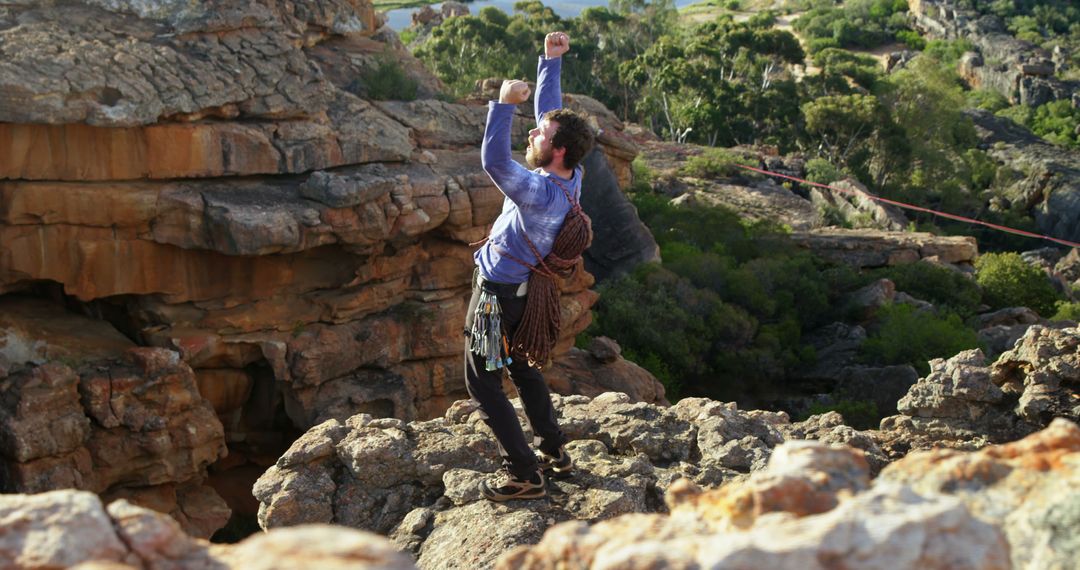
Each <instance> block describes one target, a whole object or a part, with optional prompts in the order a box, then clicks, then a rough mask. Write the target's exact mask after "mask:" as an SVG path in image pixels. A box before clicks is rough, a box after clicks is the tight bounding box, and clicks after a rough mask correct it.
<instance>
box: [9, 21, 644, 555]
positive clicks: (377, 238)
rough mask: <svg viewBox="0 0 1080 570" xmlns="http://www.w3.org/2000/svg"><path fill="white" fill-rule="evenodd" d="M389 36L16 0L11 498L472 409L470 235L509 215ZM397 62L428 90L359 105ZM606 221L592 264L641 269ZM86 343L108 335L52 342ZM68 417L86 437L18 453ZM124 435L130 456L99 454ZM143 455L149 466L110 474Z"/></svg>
mask: <svg viewBox="0 0 1080 570" xmlns="http://www.w3.org/2000/svg"><path fill="white" fill-rule="evenodd" d="M379 25H380V21H379V19H378V18H377V17H376V15H375V12H374V10H373V9H372V6H371V4H370V2H368V1H366V0H325V1H323V0H320V1H317V2H303V3H294V2H278V1H276V0H266V1H259V2H244V1H235V0H218V1H215V2H200V3H186V2H172V1H162V2H128V1H108V2H104V1H97V0H94V1H90V0H88V1H85V2H63V3H61V2H56V3H53V2H43V3H37V2H35V3H15V4H10V3H9V4H6V5H4V6H3V7H0V54H2V55H3V57H0V60H2V63H0V140H5V141H8V142H9V144H4V145H0V294H2V293H6V294H8V295H6V296H5V297H0V299H3V300H4V302H6V303H8V304H9V305H11V306H18V307H20V312H18V313H11V318H12V319H13V320H12V321H10V322H7V323H5V325H4V327H3V328H2V329H0V335H6V336H7V337H8V339H9V340H8V341H6V342H0V382H5V387H6V388H5V391H4V398H5V399H11V401H12V406H5V407H4V409H3V410H0V418H2V421H3V424H2V425H3V426H4V427H3V430H5V431H4V432H3V433H2V434H0V441H5V442H12V443H10V444H6V445H5V446H4V447H3V448H2V449H0V451H2V455H3V457H2V463H3V465H4V468H5V469H7V470H9V471H10V472H13V473H19V474H20V475H19V476H18V477H17V478H16V479H13V480H12V481H13V482H12V483H11V484H10V485H9V486H8V487H9V490H20V491H31V490H33V491H38V490H43V489H45V488H48V487H49V486H50V485H59V484H63V485H74V486H77V487H80V488H84V489H93V490H98V491H106V490H107V491H108V492H113V491H115V492H117V493H121V492H122V493H124V494H125V496H129V497H130V498H132V500H138V501H142V502H143V504H150V503H153V504H154V505H155V506H160V505H162V504H164V503H167V502H168V501H162V500H160V498H161V497H160V496H161V494H162V493H165V494H168V493H172V495H171V496H174V497H181V496H187V494H185V493H187V492H186V491H181V490H180V488H179V487H176V486H177V485H181V486H182V485H184V484H187V483H188V482H190V481H195V482H201V480H202V479H204V478H205V476H206V466H207V464H208V463H210V462H212V461H214V460H215V459H217V458H218V457H220V456H221V455H223V454H224V446H223V444H228V446H229V449H230V452H231V457H230V458H229V460H228V463H227V464H218V466H219V467H226V466H231V467H238V466H243V465H245V464H248V465H249V466H252V467H254V468H256V469H258V470H260V471H261V469H263V468H265V467H266V466H268V465H269V464H271V463H272V462H273V461H274V459H276V458H277V456H278V455H279V454H280V452H281V451H282V450H283V449H284V448H285V447H287V445H288V444H289V442H290V441H291V438H292V437H293V436H295V434H297V433H300V432H301V431H302V430H304V429H307V428H308V427H310V426H312V425H316V424H319V423H321V422H323V421H325V420H327V419H329V418H337V419H340V420H344V419H346V418H348V417H350V416H352V415H354V414H356V413H358V412H367V413H371V414H373V415H375V416H377V417H397V418H401V419H406V420H409V419H415V418H427V417H432V416H437V415H440V414H441V413H442V412H443V410H444V409H445V408H446V407H447V406H448V405H449V404H450V402H453V401H454V400H456V399H458V398H461V397H464V396H465V391H464V385H463V380H462V375H461V364H460V359H461V356H460V351H461V348H462V337H461V324H462V322H463V316H464V310H465V303H466V301H467V298H466V297H467V295H468V288H469V282H470V279H471V272H472V259H471V251H472V250H471V248H470V247H469V245H468V244H469V243H470V242H472V241H475V240H478V239H480V238H482V237H483V236H484V235H485V234H486V231H487V228H488V226H489V224H490V223H491V222H492V221H493V220H494V218H495V216H496V215H497V214H498V212H499V210H500V208H501V204H502V195H501V193H500V192H499V191H498V189H497V188H495V187H494V186H493V185H492V183H491V181H490V179H488V177H487V176H486V174H484V173H483V171H482V170H481V168H480V162H479V145H480V142H481V138H482V131H483V124H484V118H485V113H486V110H485V108H484V106H482V105H476V104H457V103H449V102H446V101H443V100H440V99H435V98H432V96H433V94H434V93H435V89H436V88H437V87H438V81H437V80H435V79H434V78H433V77H431V76H429V75H427V74H426V72H424V71H423V69H422V67H421V66H419V65H417V63H416V62H415V60H413V59H412V58H411V56H409V55H408V54H407V53H405V52H403V51H395V48H394V45H395V42H393V41H388V42H383V41H380V40H382V39H388V38H389V39H392V32H390V33H387V32H386V30H385V29H380V28H379ZM396 45H400V44H396ZM385 57H389V58H391V59H393V60H395V61H398V62H399V64H400V66H401V67H402V68H404V69H405V70H406V71H407V73H410V74H412V75H413V77H414V78H415V79H416V80H417V81H418V82H419V83H420V88H419V93H420V95H421V98H420V99H418V100H415V101H372V100H367V99H364V98H361V97H359V96H358V95H357V93H366V86H365V84H364V82H365V78H366V77H368V75H366V73H367V72H368V71H370V69H371V67H372V62H374V61H376V59H377V58H385ZM529 114H531V112H529V111H526V110H525V109H524V107H523V109H522V117H523V120H522V121H519V122H518V124H517V125H516V127H515V129H516V136H518V137H519V138H518V140H521V138H522V137H523V134H524V132H525V130H526V129H527V121H526V120H525V119H526V118H527V116H528V115H529ZM605 126H606V127H607V130H609V131H611V132H612V134H609V135H607V138H601V143H602V145H601V151H599V152H597V153H596V154H597V156H596V157H592V158H591V159H590V160H592V161H593V164H594V165H595V166H594V167H592V168H590V171H589V179H587V180H586V188H587V189H589V190H590V191H591V190H593V189H594V188H595V189H596V192H597V193H603V192H609V193H611V192H614V193H616V194H618V187H617V185H615V184H613V183H612V181H613V180H615V179H616V178H615V174H613V172H614V173H618V172H623V171H626V169H627V168H628V160H627V158H626V157H627V156H630V157H631V158H632V156H633V154H632V152H633V147H632V146H628V145H627V143H625V142H619V143H613V142H611V141H615V140H617V139H618V137H617V135H616V134H614V132H615V131H616V130H617V129H616V128H614V127H611V126H608V125H605ZM605 141H606V142H605ZM616 147H617V148H616ZM608 148H612V149H615V150H613V151H609V152H606V153H605V152H603V151H604V149H608ZM611 163H614V164H615V167H614V168H613V169H612V168H609V165H610V164H611ZM593 180H600V181H601V182H597V183H596V184H595V185H591V184H592V182H593ZM610 199H616V198H610ZM616 200H617V199H616ZM623 201H624V202H625V200H623ZM605 216H607V217H606V218H603V217H601V216H595V217H597V218H598V219H602V220H604V223H602V224H599V225H598V226H600V227H598V230H597V237H596V241H595V243H596V244H597V251H599V252H601V253H600V254H598V256H599V257H601V258H603V259H605V260H607V262H609V265H610V266H612V267H614V266H618V264H620V263H634V262H636V261H637V260H638V259H639V258H640V257H641V256H639V255H637V254H636V253H634V252H633V251H630V252H627V251H623V252H622V253H621V254H620V253H619V252H618V251H616V250H615V249H611V251H613V252H614V253H610V254H603V253H602V252H603V250H604V245H603V244H605V243H608V244H615V245H616V246H617V247H616V248H621V247H624V245H625V244H624V243H623V242H620V241H618V240H615V239H613V238H615V237H617V236H619V231H620V228H622V227H626V225H627V224H634V223H636V224H637V225H638V226H640V222H637V220H636V216H634V215H633V211H632V209H631V210H626V209H624V210H623V211H622V212H621V213H620V214H619V215H617V216H611V215H610V212H609V213H605ZM646 235H647V232H646ZM650 239H651V238H650ZM639 245H640V244H639ZM609 249H610V248H609ZM652 250H655V244H653V246H652ZM645 251H649V249H648V247H645ZM592 282H593V278H592V277H591V276H590V275H589V274H588V273H585V272H579V275H578V278H576V279H575V280H574V281H573V282H571V283H568V284H567V285H566V287H565V288H564V295H563V323H564V324H565V325H566V326H565V327H564V331H563V335H564V336H563V339H562V341H561V343H560V346H559V347H558V352H559V353H563V352H565V351H566V350H567V349H568V348H569V346H570V345H571V344H572V339H573V337H574V335H575V334H576V333H577V332H579V331H580V330H582V329H583V328H584V327H586V326H587V325H588V324H589V319H590V316H589V307H590V306H591V305H592V304H593V302H595V299H596V294H595V293H594V292H592V291H590V290H589V286H590V285H591V284H592ZM28 299H29V300H28ZM45 300H49V302H46V301H45ZM60 307H64V308H67V309H69V311H68V312H66V313H65V312H64V311H63V310H60V309H59V308H60ZM57 310H60V314H58V313H57ZM80 315H86V316H89V317H93V318H94V321H93V324H88V321H89V319H86V318H84V317H83V316H80ZM42 319H45V320H49V321H50V322H51V323H53V325H50V326H51V328H49V329H48V335H51V336H47V335H46V333H45V332H43V329H41V328H40V327H36V326H35V325H34V323H36V322H37V321H40V320H42ZM106 321H107V322H106ZM84 330H93V331H97V332H95V333H93V334H86V333H84V332H81V331H84ZM11 331H16V332H17V334H16V333H12V332H11ZM20 331H21V332H20ZM118 331H119V332H118ZM14 336H18V337H19V340H18V342H15V341H12V340H10V339H11V338H14ZM84 336H96V337H98V338H96V339H95V340H96V341H100V342H96V343H91V344H93V347H92V348H93V350H90V349H89V348H88V349H87V350H85V351H79V350H76V351H74V352H73V353H72V354H68V355H66V356H65V355H64V354H63V351H62V350H61V351H60V352H57V351H56V350H54V349H55V348H57V347H61V348H63V347H68V346H78V345H79V344H80V343H83V344H86V343H84V342H83V339H82V337H84ZM138 346H142V347H156V348H155V349H141V350H144V351H145V350H151V352H139V350H140V349H135V350H134V351H133V350H132V349H133V347H138ZM49 347H52V348H49ZM153 350H156V351H157V352H153ZM132 355H134V356H132ZM147 355H153V356H147ZM169 355H171V356H169ZM132 358H134V359H135V360H134V361H132V360H131V359H132ZM65 359H66V360H65ZM140 359H141V360H140ZM146 361H152V362H154V363H167V366H166V364H154V365H152V366H151V365H149V364H146ZM100 362H109V363H110V364H99V363H100ZM113 362H116V363H120V364H111V363H113ZM132 362H134V364H133V363H132ZM58 363H59V364H58ZM102 366H104V367H105V368H102ZM115 366H120V367H121V369H115V372H109V371H110V370H114V369H113V368H109V367H115ZM163 366H164V367H165V368H167V370H165V369H163V368H162V367H163ZM163 370H164V371H163ZM162 375H164V376H166V377H167V378H169V379H168V380H162V381H159V380H157V378H158V377H159V376H162ZM4 378H6V380H4ZM29 379H34V380H33V381H32V382H30V380H29ZM579 380H580V381H584V380H582V379H580V378H575V379H569V380H567V381H566V382H565V384H566V385H573V384H574V383H575V382H578V381H579ZM27 382H30V384H29V386H31V387H34V388H33V389H30V388H27V387H26V386H27ZM39 384H40V388H37V387H35V386H38V385H39ZM195 386H197V391H196V389H195ZM20 387H21V388H20ZM642 393H643V394H644V393H651V394H652V395H653V396H655V397H656V398H657V399H659V400H662V398H663V393H662V389H659V390H658V389H656V388H655V387H653V388H651V389H648V390H644V391H643V392H642ZM123 401H128V402H132V405H135V403H140V404H139V405H140V406H142V407H138V406H136V407H137V408H138V409H139V410H141V411H138V412H133V411H130V410H128V412H124V413H121V412H122V410H121V411H118V408H119V407H121V406H120V404H119V402H123ZM17 402H26V403H25V404H17ZM54 402H55V403H56V405H57V406H60V407H61V408H62V409H63V410H65V412H64V414H65V415H63V417H64V418H69V419H70V421H68V420H64V421H65V422H67V423H63V422H61V423H60V424H57V425H55V426H53V427H52V431H50V432H49V433H51V434H53V436H54V437H53V438H52V441H51V442H48V443H45V442H42V443H41V445H39V446H37V447H33V446H31V447H32V449H31V448H27V449H21V448H18V446H19V445H22V444H20V443H18V442H21V441H22V438H24V437H26V436H27V434H28V433H31V432H33V431H34V430H33V429H32V426H34V425H36V424H34V422H35V421H45V420H44V418H41V417H34V411H35V410H38V409H40V408H41V407H42V406H52V403H54ZM179 402H186V403H185V404H184V405H186V406H188V407H187V408H183V414H198V416H197V419H192V418H191V417H188V416H184V415H183V414H180V415H176V413H179V412H180V411H181V410H180V409H179V408H176V406H179V405H180V404H179ZM19 405H22V406H24V407H23V408H19V407H18V406H19ZM110 406H111V408H112V410H110ZM133 409H134V408H133ZM125 413H126V414H127V415H125ZM155 415H156V416H158V419H156V420H154V421H152V422H151V421H149V420H147V419H146V418H149V417H152V416H155ZM215 415H216V418H215V417H214V416H215ZM144 416H145V417H144ZM190 423H198V424H199V429H200V430H204V431H205V433H204V432H200V433H199V434H198V436H197V437H196V436H194V435H192V436H190V437H188V436H186V435H183V434H182V433H181V432H182V431H183V429H180V428H181V426H183V425H185V424H190ZM174 424H175V425H174ZM124 429H126V430H129V431H130V432H131V433H132V434H138V435H137V436H133V437H142V438H144V439H146V440H147V441H146V442H145V443H144V444H140V446H141V447H140V449H139V450H138V451H136V450H134V446H131V445H129V444H127V443H124V442H125V441H126V440H122V438H121V439H109V438H110V437H112V436H111V435H109V434H113V433H115V432H116V430H124ZM184 429H186V428H184ZM177 430H179V431H177ZM59 432H62V433H59ZM290 432H291V433H290ZM166 436H167V437H166ZM170 438H172V439H174V440H175V442H180V443H176V448H175V449H174V448H173V443H170ZM185 438H187V439H185ZM188 439H190V440H191V441H188ZM151 440H152V441H151ZM175 442H174V443H175ZM35 445H36V444H35ZM125 446H128V447H131V448H132V449H128V447H125ZM115 448H121V449H123V451H119V450H118V449H115ZM142 448H146V449H142ZM129 456H130V457H129ZM133 457H139V458H140V459H139V461H140V462H143V463H145V465H141V466H140V467H137V468H136V467H131V466H124V467H123V468H121V467H114V465H116V464H118V463H125V462H128V461H134V460H133V459H132V458H133ZM46 464H47V465H46ZM129 471H131V472H129ZM91 473H93V474H91ZM212 479H213V478H212ZM168 486H172V487H168ZM174 487H175V488H174ZM219 488H220V487H219ZM211 494H213V493H212V492H211ZM181 502H182V501H181ZM175 503H176V501H175V500H174V501H173V504H175ZM165 510H170V509H169V508H166V509H165ZM203 534H205V533H203Z"/></svg>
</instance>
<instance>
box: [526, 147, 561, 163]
mask: <svg viewBox="0 0 1080 570" xmlns="http://www.w3.org/2000/svg"><path fill="white" fill-rule="evenodd" d="M554 159H555V157H554V156H553V155H552V152H551V149H550V148H549V149H548V150H547V152H543V151H541V150H540V149H538V148H536V147H534V146H533V145H531V144H530V145H529V147H528V148H526V149H525V163H526V164H528V165H529V168H534V169H535V168H544V167H545V166H547V165H549V164H551V161H552V160H554Z"/></svg>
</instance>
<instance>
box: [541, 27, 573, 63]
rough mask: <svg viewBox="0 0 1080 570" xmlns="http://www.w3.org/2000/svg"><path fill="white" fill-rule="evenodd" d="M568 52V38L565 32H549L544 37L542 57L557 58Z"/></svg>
mask: <svg viewBox="0 0 1080 570" xmlns="http://www.w3.org/2000/svg"><path fill="white" fill-rule="evenodd" d="M568 51H570V36H568V35H566V32H551V33H550V34H548V35H547V36H545V37H544V56H546V57H549V58H551V57H559V56H561V55H562V54H564V53H566V52H568Z"/></svg>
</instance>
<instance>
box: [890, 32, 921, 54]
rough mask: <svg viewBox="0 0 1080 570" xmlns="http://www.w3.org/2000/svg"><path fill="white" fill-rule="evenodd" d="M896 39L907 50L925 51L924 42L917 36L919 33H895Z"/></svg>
mask: <svg viewBox="0 0 1080 570" xmlns="http://www.w3.org/2000/svg"><path fill="white" fill-rule="evenodd" d="M896 39H898V40H900V41H902V42H904V43H905V44H907V46H908V47H909V48H911V49H913V50H915V51H922V50H923V49H926V40H925V39H923V37H922V36H920V35H919V32H916V31H914V30H900V31H899V32H896Z"/></svg>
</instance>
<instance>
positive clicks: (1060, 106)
mask: <svg viewBox="0 0 1080 570" xmlns="http://www.w3.org/2000/svg"><path fill="white" fill-rule="evenodd" d="M997 114H998V115H999V116H1003V117H1008V118H1010V119H1012V120H1014V121H1016V122H1017V123H1020V124H1021V125H1024V126H1025V127H1027V128H1029V129H1031V131H1032V132H1033V133H1035V134H1037V135H1039V136H1040V137H1042V138H1044V139H1046V140H1048V141H1050V142H1052V143H1054V144H1059V145H1061V146H1069V147H1073V148H1080V109H1076V108H1073V106H1072V102H1071V101H1066V100H1061V101H1051V102H1049V103H1046V104H1045V105H1040V106H1039V107H1035V108H1031V107H1027V106H1025V105H1017V106H1014V107H1008V108H1005V109H1001V110H998V111H997Z"/></svg>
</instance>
